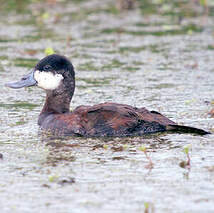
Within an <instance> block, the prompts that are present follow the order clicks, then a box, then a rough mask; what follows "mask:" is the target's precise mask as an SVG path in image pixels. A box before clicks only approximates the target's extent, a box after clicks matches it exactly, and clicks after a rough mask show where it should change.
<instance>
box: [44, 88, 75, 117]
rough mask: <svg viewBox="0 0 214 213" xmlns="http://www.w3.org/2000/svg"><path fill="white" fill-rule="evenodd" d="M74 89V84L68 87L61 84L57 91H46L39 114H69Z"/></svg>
mask: <svg viewBox="0 0 214 213" xmlns="http://www.w3.org/2000/svg"><path fill="white" fill-rule="evenodd" d="M74 88H75V85H74V84H73V85H71V86H70V87H66V86H65V85H64V84H62V85H61V86H60V87H59V88H57V90H52V91H46V101H45V104H44V106H43V109H42V112H41V114H58V113H60V114H61V113H67V112H69V111H70V102H71V99H72V96H73V93H74Z"/></svg>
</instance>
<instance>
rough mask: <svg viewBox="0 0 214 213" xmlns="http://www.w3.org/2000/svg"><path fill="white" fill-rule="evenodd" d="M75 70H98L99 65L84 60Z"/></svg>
mask: <svg viewBox="0 0 214 213" xmlns="http://www.w3.org/2000/svg"><path fill="white" fill-rule="evenodd" d="M77 70H79V71H98V70H100V69H99V67H96V66H95V65H94V64H93V63H92V62H86V63H84V64H80V65H79V66H77Z"/></svg>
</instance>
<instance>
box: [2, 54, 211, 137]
mask: <svg viewBox="0 0 214 213" xmlns="http://www.w3.org/2000/svg"><path fill="white" fill-rule="evenodd" d="M36 85H37V86H38V87H40V88H42V89H44V90H45V91H46V101H45V104H44V107H43V109H42V111H41V113H40V115H39V119H38V125H39V126H40V127H41V129H43V130H45V131H48V132H51V133H52V134H54V135H70V136H86V137H107V136H110V137H114V136H117V137H124V136H140V135H144V134H151V133H157V132H164V131H174V132H188V133H197V134H201V135H204V134H209V132H207V131H204V130H202V129H197V128H194V127H188V126H181V125H177V124H176V123H175V122H173V121H171V120H170V119H168V118H167V117H165V116H163V115H161V114H160V113H158V112H155V111H148V110H147V109H145V108H136V107H132V106H130V105H125V104H117V103H109V102H107V103H102V104H97V105H94V106H79V107H77V108H76V109H75V110H74V111H72V112H70V111H69V108H70V102H71V99H72V97H73V94H74V90H75V73H74V68H73V65H72V64H71V63H70V61H69V60H68V59H67V58H66V57H64V56H60V55H55V54H53V55H50V56H47V57H45V58H43V59H42V60H40V61H39V63H38V64H37V65H36V66H35V68H34V69H33V71H32V72H31V73H29V74H28V75H26V76H24V77H23V78H22V79H21V80H20V81H18V82H13V83H8V84H6V86H8V87H11V88H15V89H17V88H21V87H26V86H27V87H28V86H36Z"/></svg>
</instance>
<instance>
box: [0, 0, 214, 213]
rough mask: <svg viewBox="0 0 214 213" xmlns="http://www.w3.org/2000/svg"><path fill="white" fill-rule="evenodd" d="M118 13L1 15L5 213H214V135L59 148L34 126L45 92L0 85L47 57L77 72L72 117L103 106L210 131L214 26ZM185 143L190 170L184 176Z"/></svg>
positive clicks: (39, 10)
mask: <svg viewBox="0 0 214 213" xmlns="http://www.w3.org/2000/svg"><path fill="white" fill-rule="evenodd" d="M65 5H66V6H65ZM113 6H114V5H113V1H106V2H105V3H103V2H102V3H101V2H100V1H95V0H93V1H90V3H89V2H84V1H83V2H81V3H72V2H70V3H64V2H63V3H57V4H52V5H48V4H41V3H34V4H31V5H29V6H28V7H27V8H30V9H31V13H30V14H29V13H28V12H26V11H21V13H14V11H13V12H12V13H9V14H10V15H4V13H2V15H1V19H0V50H1V51H0V76H1V78H0V87H1V93H0V113H1V116H0V122H1V127H0V153H1V154H2V155H3V158H2V159H0V165H1V175H0V186H1V187H0V195H1V196H0V206H1V211H2V212H6V213H7V212H22V213H23V212H60V213H61V212H62V213H63V212H72V213H73V212H74V213H76V212H81V213H82V212H144V211H145V205H147V204H148V205H149V211H150V212H164V213H166V212H169V213H171V212H179V213H180V212H194V213H197V212H198V213H199V212H200V213H201V212H206V213H207V212H213V211H214V208H213V204H214V181H213V180H214V164H213V162H214V156H213V149H214V146H213V135H208V136H203V137H202V136H194V135H189V134H156V135H154V136H147V137H137V138H114V139H112V138H98V139H95V138H93V139H91V138H90V139H87V138H61V139H58V138H53V137H51V136H49V135H43V134H41V133H40V132H39V130H38V126H37V117H38V114H39V112H40V110H41V108H42V105H43V102H44V98H45V94H44V92H43V91H42V90H41V89H39V88H27V89H20V90H11V89H8V88H6V87H5V86H4V84H5V82H8V81H12V80H16V79H19V78H20V77H21V76H22V75H23V74H25V73H27V72H28V71H29V69H31V68H32V67H33V66H34V65H35V63H36V62H37V61H38V60H39V59H41V58H43V57H44V56H45V49H46V48H47V47H52V48H53V49H54V50H55V52H56V53H60V54H62V55H66V56H68V57H69V58H70V59H71V60H72V63H73V64H74V66H75V70H76V84H77V86H76V91H75V95H74V98H73V100H72V104H71V107H72V109H74V108H75V107H76V106H78V105H82V104H83V105H84V104H88V105H92V104H97V103H101V102H105V101H112V102H118V103H124V104H131V105H134V106H138V107H140V106H145V107H147V108H149V109H150V110H157V111H159V112H161V113H163V114H164V115H166V116H168V117H169V118H171V119H172V120H174V121H176V122H178V123H180V124H185V125H190V126H194V127H198V128H203V129H205V130H209V131H213V125H214V119H213V118H211V117H210V116H209V115H208V112H209V111H210V110H211V109H212V108H213V100H214V94H213V90H212V88H213V82H214V75H213V71H214V61H213V53H214V52H213V45H214V37H213V29H214V27H213V26H214V25H213V17H204V16H203V15H202V16H196V17H188V18H184V19H183V20H182V21H181V23H179V22H178V21H177V19H176V17H175V18H174V19H172V18H171V16H164V15H163V16H160V15H157V14H143V15H142V13H141V11H140V10H139V9H136V10H131V11H121V12H117V13H116V12H115V11H116V10H115V9H114V7H113ZM165 9H167V8H165ZM205 19H206V20H205ZM188 144H191V150H190V158H191V168H190V170H188V169H184V168H181V167H180V166H179V164H180V163H181V162H182V161H186V160H187V158H186V155H185V154H184V152H183V148H184V146H186V145H188ZM142 146H145V147H146V148H147V152H148V155H149V156H150V158H151V160H152V162H153V164H154V167H153V168H152V169H149V168H147V167H148V163H149V161H148V159H147V158H146V156H145V154H144V152H143V151H141V150H142Z"/></svg>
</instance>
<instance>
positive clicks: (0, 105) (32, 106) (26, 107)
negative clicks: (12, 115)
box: [0, 101, 39, 110]
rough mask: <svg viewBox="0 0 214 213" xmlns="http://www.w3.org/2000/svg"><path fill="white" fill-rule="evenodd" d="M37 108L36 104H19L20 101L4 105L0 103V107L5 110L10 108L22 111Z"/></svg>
mask: <svg viewBox="0 0 214 213" xmlns="http://www.w3.org/2000/svg"><path fill="white" fill-rule="evenodd" d="M37 106H39V105H38V104H32V103H28V102H21V101H17V102H15V103H13V104H5V103H0V107H3V108H7V109H11V108H15V109H18V108H22V109H29V110H32V109H34V108H35V107H37Z"/></svg>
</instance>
